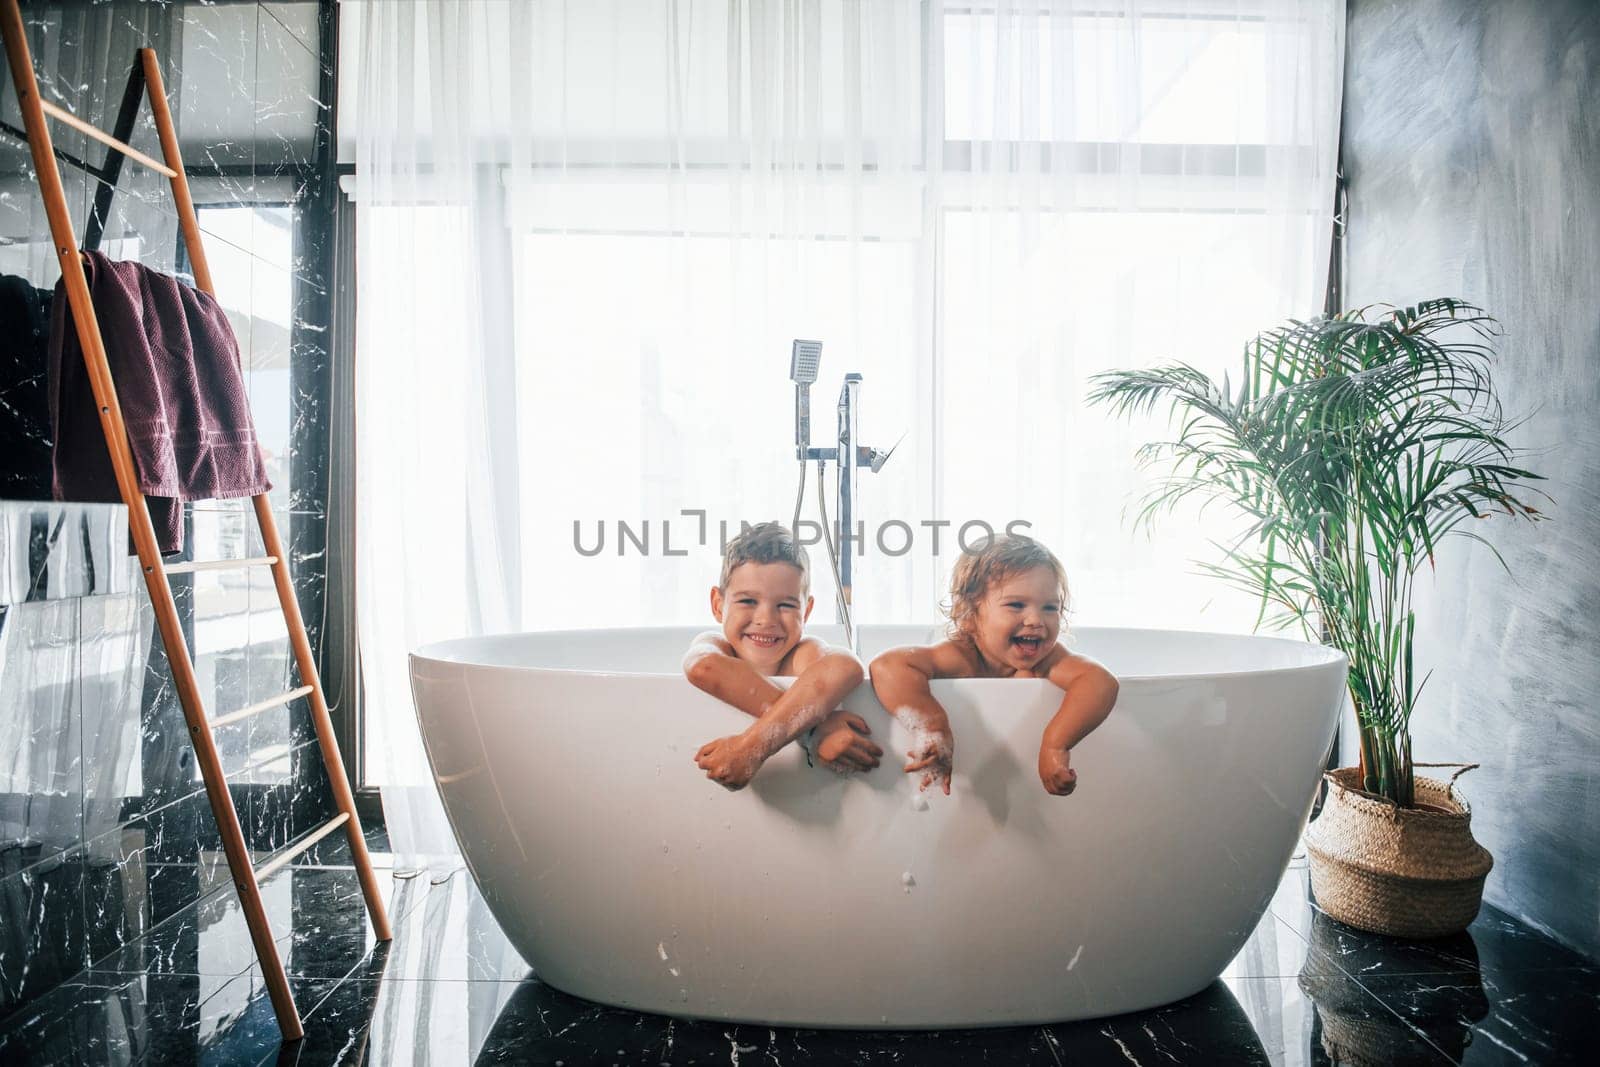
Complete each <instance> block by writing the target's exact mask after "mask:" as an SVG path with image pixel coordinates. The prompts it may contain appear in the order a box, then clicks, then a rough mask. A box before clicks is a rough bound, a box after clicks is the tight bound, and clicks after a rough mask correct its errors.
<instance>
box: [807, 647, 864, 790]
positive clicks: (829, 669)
mask: <svg viewBox="0 0 1600 1067" xmlns="http://www.w3.org/2000/svg"><path fill="white" fill-rule="evenodd" d="M792 669H793V671H794V673H795V674H796V675H797V676H798V678H797V680H796V681H795V684H794V685H793V686H790V688H791V689H795V688H799V687H801V686H806V687H811V686H812V685H813V684H814V685H815V686H816V699H815V701H814V702H815V703H816V704H818V705H820V706H821V707H824V708H828V709H831V710H829V711H828V713H827V714H826V715H824V716H822V719H821V720H820V721H819V722H818V723H817V724H816V725H815V726H814V727H812V728H811V729H810V731H809V732H808V733H805V734H803V735H802V739H801V744H803V745H805V746H806V748H807V751H808V753H810V752H815V753H816V754H817V758H818V759H820V760H822V763H823V765H824V766H826V767H828V768H829V769H830V770H834V771H838V772H839V773H841V774H850V773H852V772H854V771H870V770H872V768H874V767H876V766H877V765H878V758H879V757H880V756H882V755H883V749H881V748H879V747H878V746H877V744H875V743H874V742H872V741H871V740H869V739H868V738H869V736H870V735H871V733H872V727H870V726H868V725H867V720H865V719H863V718H862V717H861V716H860V715H857V714H856V713H855V712H853V711H849V710H847V709H845V708H841V707H839V702H840V701H842V700H843V699H844V698H845V697H847V696H849V695H850V694H851V693H853V692H854V691H855V690H856V688H857V687H859V686H860V685H861V683H862V681H864V680H865V679H866V676H867V672H866V670H865V669H864V668H863V667H862V666H861V661H860V660H859V659H857V658H856V656H855V654H854V653H852V652H850V651H849V650H848V649H842V648H832V647H830V646H828V645H825V644H823V643H822V642H821V641H814V640H811V639H809V638H808V639H807V640H805V641H802V642H801V643H800V646H799V647H797V648H796V649H795V650H794V652H793V653H792ZM835 693H837V694H838V695H837V696H835V695H833V694H835ZM799 699H801V700H804V699H805V697H804V696H803V695H802V697H800V698H799ZM807 758H808V759H809V755H808V757H807Z"/></svg>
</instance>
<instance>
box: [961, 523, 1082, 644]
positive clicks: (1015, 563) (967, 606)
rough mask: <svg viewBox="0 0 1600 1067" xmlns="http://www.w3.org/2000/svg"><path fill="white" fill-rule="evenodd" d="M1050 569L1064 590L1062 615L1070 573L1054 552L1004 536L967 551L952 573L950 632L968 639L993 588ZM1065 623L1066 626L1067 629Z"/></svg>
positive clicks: (1017, 537)
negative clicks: (1016, 576)
mask: <svg viewBox="0 0 1600 1067" xmlns="http://www.w3.org/2000/svg"><path fill="white" fill-rule="evenodd" d="M1035 567H1048V568H1049V569H1050V570H1051V571H1052V572H1053V573H1054V574H1055V576H1056V585H1057V586H1058V587H1059V588H1060V591H1061V614H1062V618H1063V620H1064V619H1065V617H1066V612H1067V592H1068V591H1067V572H1066V570H1065V569H1064V568H1063V567H1062V566H1061V561H1060V560H1058V559H1056V557H1055V555H1054V553H1052V552H1051V551H1050V550H1049V549H1048V548H1046V547H1044V546H1043V545H1041V544H1040V543H1039V542H1037V541H1035V540H1034V539H1033V538H1031V537H1024V536H1023V535H1021V534H1000V535H998V536H996V537H992V538H990V539H989V540H988V542H987V543H985V544H984V545H982V546H981V547H979V548H976V549H963V550H962V553H961V558H960V559H958V560H956V565H955V568H954V569H953V570H952V571H951V572H950V603H949V604H947V605H945V614H946V615H947V616H949V618H950V624H949V626H948V627H947V630H946V632H947V633H948V635H949V636H950V637H952V638H960V637H968V636H970V631H969V630H968V628H967V624H968V623H970V622H975V621H976V619H977V616H978V602H979V601H981V600H982V599H983V596H984V594H985V593H987V592H988V591H989V587H990V586H991V585H993V584H994V583H995V582H999V581H1003V580H1004V579H1006V578H1009V577H1011V576H1012V575H1014V574H1021V573H1023V572H1024V571H1031V570H1033V569H1034V568H1035ZM1064 626H1065V623H1063V627H1064Z"/></svg>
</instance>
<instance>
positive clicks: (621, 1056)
mask: <svg viewBox="0 0 1600 1067" xmlns="http://www.w3.org/2000/svg"><path fill="white" fill-rule="evenodd" d="M379 847H381V843H380V844H379ZM319 848H321V849H323V851H321V852H320V854H317V853H313V854H308V857H307V858H306V859H305V860H304V861H303V862H302V863H300V864H299V865H296V866H294V867H290V868H286V869H285V870H283V871H281V872H279V873H278V874H277V875H275V876H274V877H273V878H272V879H270V880H269V881H268V882H267V883H266V885H265V886H264V887H263V891H264V896H265V898H266V901H267V904H268V907H269V910H270V911H271V914H272V919H273V924H274V927H275V928H276V929H277V930H279V931H280V933H281V934H282V940H281V942H280V950H281V951H282V952H283V953H284V957H285V963H286V965H287V967H288V970H289V974H290V975H291V978H292V982H293V987H294V995H295V999H296V1001H297V1002H298V1004H299V1005H300V1010H301V1012H302V1014H303V1015H304V1016H305V1017H306V1037H305V1039H304V1040H303V1041H301V1042H298V1043H296V1044H295V1045H289V1046H282V1045H280V1043H279V1041H278V1030H277V1027H276V1025H275V1023H274V1021H273V1017H272V1010H271V1007H270V1005H269V1004H268V1001H267V995H266V990H265V987H264V986H263V984H262V982H261V977H260V972H259V970H258V969H257V968H256V966H255V964H254V958H253V956H252V954H251V949H250V942H249V939H248V936H247V935H246V932H245V927H244V923H243V920H242V917H241V915H240V912H239V909H238V905H237V902H236V901H235V899H234V897H233V895H232V894H231V893H228V892H222V893H217V894H213V895H212V896H210V897H207V898H206V899H204V900H201V901H200V902H198V903H197V904H195V905H192V906H190V907H189V908H187V909H185V910H184V911H182V912H180V913H178V914H176V915H174V916H172V917H171V918H169V919H167V920H166V921H165V922H162V923H161V924H159V925H158V926H156V927H154V928H152V929H151V930H150V931H149V932H148V933H147V934H146V935H145V936H144V937H143V938H141V939H140V940H138V941H136V942H133V943H131V944H129V945H127V946H125V947H124V948H123V949H122V950H121V951H120V952H118V953H117V954H116V955H115V956H112V957H110V958H108V959H105V960H103V961H101V963H100V964H99V965H97V966H95V967H93V968H91V969H90V970H89V971H87V972H85V973H84V974H81V975H79V976H78V977H77V978H75V979H73V980H71V981H69V982H67V983H66V984H64V985H62V986H61V987H60V988H58V989H56V990H55V991H54V992H52V993H50V994H48V995H46V996H45V997H43V998H41V999H40V1000H37V1001H35V1002H33V1003H32V1004H29V1005H28V1006H27V1007H25V1008H24V1009H23V1010H22V1011H20V1012H18V1013H16V1014H14V1015H13V1016H11V1017H10V1018H7V1019H4V1020H0V1063H8V1064H9V1063H48V1064H53V1063H91V1064H121V1063H135V1062H136V1063H160V1064H168V1063H202V1062H203V1063H214V1064H232V1063H241V1064H255V1063H282V1064H325V1063H341V1064H342V1063H372V1064H383V1065H388V1064H411V1063H427V1064H458V1063H473V1064H488V1063H516V1064H522V1063H542V1064H563V1065H572V1067H581V1065H590V1064H604V1063H629V1064H632V1063H649V1064H697V1063H698V1064H709V1063H733V1064H739V1063H741V1062H744V1063H748V1064H786V1063H789V1064H828V1063H839V1064H876V1063H901V1064H943V1063H950V1064H971V1063H998V1064H1049V1065H1061V1064H1069V1063H1070V1064H1100V1063H1107V1064H1129V1063H1132V1064H1143V1065H1153V1064H1163V1063H1165V1064H1170V1063H1179V1064H1190V1063H1195V1064H1213V1063H1225V1064H1256V1063H1260V1064H1277V1065H1298V1064H1325V1063H1349V1064H1384V1065H1389V1064H1444V1063H1451V1062H1459V1063H1467V1064H1490V1063H1516V1064H1529V1063H1531V1064H1541V1065H1543V1064H1555V1063H1576V1062H1579V1060H1580V1058H1582V1059H1583V1062H1593V1061H1591V1060H1588V1059H1587V1058H1586V1057H1587V1053H1586V1052H1585V1051H1584V1050H1585V1049H1590V1050H1592V1048H1593V1047H1594V1046H1593V1045H1592V1044H1591V1043H1590V1042H1589V1040H1588V1035H1589V1033H1590V1032H1592V1031H1594V1030H1595V1029H1596V1028H1597V1026H1600V966H1596V965H1594V964H1592V963H1589V962H1587V961H1586V960H1584V959H1583V958H1581V957H1579V956H1576V955H1574V954H1573V953H1571V952H1569V951H1567V950H1566V949H1564V948H1562V947H1561V946H1559V945H1557V944H1555V943H1554V942H1552V941H1550V940H1549V939H1548V938H1545V937H1543V936H1542V935H1540V934H1538V933H1536V932H1534V931H1532V930H1530V929H1529V928H1528V927H1526V926H1524V925H1522V924H1520V923H1518V922H1516V921H1514V920H1512V919H1511V918H1509V917H1508V916H1506V915H1505V914H1503V913H1501V912H1498V911H1496V910H1494V909H1491V908H1487V907H1486V908H1485V909H1484V912H1483V914H1482V915H1481V916H1480V917H1479V919H1478V921H1477V922H1476V923H1475V924H1474V925H1473V927H1472V929H1471V930H1470V931H1469V932H1468V933H1467V934H1464V935H1461V936H1458V937H1455V938H1450V939H1446V940H1443V941H1435V942H1402V941H1391V940H1388V939H1385V938H1380V937H1374V936H1371V935H1367V934H1362V933H1359V932H1357V931H1354V930H1351V929H1349V928H1348V927H1343V926H1340V925H1339V924H1337V923H1334V922H1332V921H1331V920H1329V919H1327V918H1326V917H1325V916H1323V915H1322V914H1320V913H1319V912H1317V911H1316V909H1315V908H1314V907H1313V906H1312V905H1311V904H1309V903H1308V902H1307V893H1306V871H1305V866H1304V861H1303V860H1297V861H1295V863H1294V864H1293V865H1292V866H1291V867H1290V869H1289V871H1288V873H1287V874H1286V876H1285V878H1284V880H1283V883H1282V885H1281V886H1280V888H1279V891H1278V893H1277V896H1276V897H1275V898H1274V900H1273V902H1272V907H1271V909H1270V910H1269V911H1268V913H1267V914H1266V915H1265V916H1263V918H1262V921H1261V923H1260V925H1259V926H1258V927H1257V929H1256V932H1255V934H1254V936H1253V937H1252V938H1251V940H1250V942H1249V943H1248V944H1247V945H1246V946H1245V948H1244V950H1243V951H1242V952H1241V953H1240V954H1239V956H1238V958H1236V959H1235V960H1234V961H1233V963H1232V964H1230V965H1229V967H1228V970H1227V971H1226V973H1225V974H1224V975H1223V976H1222V978H1221V979H1220V980H1219V981H1217V982H1215V983H1213V984H1212V985H1211V986H1210V987H1209V988H1207V989H1206V990H1204V991H1203V992H1201V993H1200V994H1199V995H1197V996H1194V997H1191V998H1189V999H1188V1000H1185V1001H1181V1002H1179V1003H1177V1004H1171V1005H1168V1006H1166V1007H1164V1008H1160V1009H1156V1010H1153V1011H1148V1012H1141V1013H1138V1014H1134V1015H1125V1016H1119V1017H1116V1018H1112V1019H1099V1020H1094V1021H1091V1022H1080V1023H1068V1024H1063V1025H1057V1026H1043V1027H1024V1028H1015V1029H1000V1030H966V1031H944V1032H939V1033H888V1032H885V1033H871V1032H860V1031H821V1030H786V1029H769V1028H767V1027H760V1026H734V1025H729V1024H725V1023H698V1022H683V1021H674V1020H671V1019H667V1018H664V1017H660V1016H653V1015H639V1014H637V1013H634V1012H627V1011H620V1010H616V1009H612V1008H604V1007H600V1006H598V1005H594V1004H590V1003H588V1002H586V1001H581V1000H577V999H576V998H573V997H569V996H566V995H565V994H562V993H559V992H557V991H556V990H554V989H551V988H550V987H548V986H546V985H544V984H542V983H541V982H539V981H538V979H537V978H534V977H532V976H531V974H530V973H529V971H528V968H527V966H526V965H525V964H524V963H523V962H522V960H521V959H520V958H519V957H518V956H517V954H516V952H515V951H513V950H512V949H511V947H510V946H509V945H508V944H506V942H505V939H504V938H503V936H502V935H501V933H500V930H499V928H498V927H497V926H496V925H495V922H494V920H493V919H492V918H490V916H489V914H488V911H487V909H486V908H485V907H484V904H483V901H482V899H481V898H480V897H479V896H478V894H477V891H476V889H475V888H474V887H473V885H472V882H471V879H470V878H469V877H468V876H467V875H466V872H464V871H461V870H456V871H454V872H452V873H451V874H449V875H434V876H430V875H428V874H422V875H419V876H414V877H393V878H391V877H389V874H390V873H391V872H390V871H388V870H386V871H383V872H380V873H381V874H383V875H384V884H385V885H386V886H387V888H388V892H389V906H390V914H391V916H392V918H393V921H394V925H395V939H394V941H393V942H392V943H391V944H389V945H387V946H375V945H374V944H373V943H372V941H371V935H370V933H369V931H368V929H367V925H366V919H365V914H364V912H363V910H362V907H361V896H360V889H359V887H358V885H357V882H356V878H355V874H354V871H353V870H351V869H350V867H349V866H348V852H346V851H344V846H343V845H342V843H335V842H334V841H333V840H332V839H330V842H329V843H328V844H327V845H326V846H319ZM378 860H379V862H384V855H383V854H382V853H379V854H378Z"/></svg>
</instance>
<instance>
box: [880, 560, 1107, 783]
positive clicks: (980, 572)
mask: <svg viewBox="0 0 1600 1067" xmlns="http://www.w3.org/2000/svg"><path fill="white" fill-rule="evenodd" d="M1066 599H1067V576H1066V572H1065V571H1063V570H1062V568H1061V563H1060V562H1059V561H1058V560H1057V559H1056V557H1055V556H1054V555H1052V554H1051V552H1050V550H1049V549H1047V548H1045V547H1044V546H1043V545H1041V544H1039V542H1037V541H1035V540H1033V539H1032V538H1029V537H1022V536H1016V535H1009V534H1007V535H1001V536H999V537H994V538H991V539H990V540H989V542H988V544H986V545H985V546H983V547H982V548H981V549H978V550H977V551H968V552H963V553H962V554H961V558H960V559H959V560H957V561H956V565H955V570H954V571H953V572H952V574H951V576H950V626H949V639H948V640H946V641H943V642H941V643H939V644H937V645H931V646H927V647H918V646H907V647H904V648H895V649H890V650H889V651H888V652H885V653H883V654H882V655H880V656H878V657H877V658H876V659H874V660H873V661H872V687H873V689H874V690H876V692H877V694H878V699H879V700H880V701H881V702H882V703H883V706H884V707H885V708H888V709H890V712H891V714H893V715H894V717H895V718H896V719H897V720H899V722H900V723H901V725H903V726H905V727H906V728H907V729H908V730H910V731H911V735H912V737H913V738H914V741H913V747H912V749H911V751H909V752H908V753H906V754H907V755H908V756H910V757H911V759H910V762H908V763H907V764H906V765H905V770H906V772H907V773H908V774H918V773H920V774H921V775H922V781H921V784H920V785H919V787H918V788H919V790H925V789H927V788H928V786H929V785H932V784H934V783H935V782H937V783H940V784H942V785H943V786H944V791H945V793H946V795H948V794H949V792H950V770H951V765H952V760H953V758H954V755H955V738H954V736H953V735H952V734H951V732H950V720H949V718H948V717H946V715H945V712H944V709H943V708H941V707H940V706H939V704H938V702H937V701H936V700H934V699H933V696H932V694H931V692H930V691H929V686H928V683H929V682H931V681H932V680H933V679H935V678H1048V679H1049V680H1050V681H1052V682H1054V683H1055V684H1056V685H1057V686H1058V687H1060V688H1061V689H1064V690H1065V691H1066V694H1065V695H1064V696H1063V697H1062V698H1061V707H1060V708H1059V709H1058V710H1057V711H1056V713H1055V716H1054V717H1052V718H1051V720H1050V723H1049V725H1048V726H1046V727H1045V728H1044V738H1043V740H1041V742H1040V744H1039V780H1040V781H1041V782H1043V783H1044V788H1045V791H1046V792H1048V793H1051V794H1053V795H1055V796H1060V797H1064V796H1066V795H1067V794H1069V793H1071V792H1072V791H1073V790H1074V789H1075V788H1077V784H1078V773H1077V772H1076V771H1074V770H1073V769H1072V766H1071V762H1072V747H1073V746H1074V745H1076V744H1077V743H1078V742H1079V741H1082V740H1083V739H1084V738H1085V737H1088V736H1089V734H1090V733H1091V732H1093V731H1094V728H1095V727H1097V726H1099V725H1100V724H1101V723H1102V722H1104V721H1105V718H1106V716H1107V715H1109V714H1110V713H1111V708H1112V706H1113V705H1114V704H1116V702H1117V680H1116V678H1114V677H1112V675H1111V673H1110V672H1109V671H1107V670H1106V669H1105V668H1104V667H1102V666H1100V664H1098V663H1096V662H1095V661H1094V660H1092V659H1089V658H1088V657H1087V656H1080V655H1077V654H1075V653H1072V652H1069V651H1067V649H1066V647H1065V646H1063V645H1061V644H1058V643H1057V640H1056V639H1057V637H1058V636H1059V635H1060V632H1061V612H1062V608H1063V607H1064V605H1065V602H1066Z"/></svg>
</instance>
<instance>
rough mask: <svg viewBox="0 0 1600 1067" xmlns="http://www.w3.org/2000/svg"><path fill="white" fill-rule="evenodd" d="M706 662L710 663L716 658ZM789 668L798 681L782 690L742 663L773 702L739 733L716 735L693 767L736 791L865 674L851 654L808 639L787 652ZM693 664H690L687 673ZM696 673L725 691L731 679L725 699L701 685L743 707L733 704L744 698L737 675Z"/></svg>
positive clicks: (724, 670) (704, 670)
mask: <svg viewBox="0 0 1600 1067" xmlns="http://www.w3.org/2000/svg"><path fill="white" fill-rule="evenodd" d="M708 658H711V659H713V660H716V659H720V658H722V657H708ZM736 662H737V661H736ZM790 664H791V669H792V670H794V671H795V672H796V673H797V674H798V677H797V678H795V680H794V683H793V684H792V685H790V686H789V688H788V689H782V690H780V689H779V688H778V687H777V686H775V685H772V683H771V682H768V681H766V679H765V678H762V677H761V676H760V675H759V674H757V673H756V672H755V671H754V670H753V669H751V668H750V667H749V665H748V664H743V666H744V667H745V668H746V669H748V670H750V674H751V676H753V677H755V678H757V679H760V680H761V681H762V682H765V684H766V685H768V686H770V687H771V691H772V693H774V694H775V698H774V699H771V700H770V701H768V702H767V704H766V705H765V707H763V708H762V710H761V711H760V712H759V714H758V717H757V720H756V721H755V722H753V723H751V724H750V725H749V726H748V727H747V728H746V729H745V730H744V731H743V732H742V733H738V734H734V735H732V736H729V737H719V738H717V739H716V740H715V741H711V742H709V743H707V744H706V745H703V746H702V747H701V749H700V751H699V752H697V753H695V763H696V764H698V765H699V766H700V768H701V769H702V770H704V771H705V772H706V774H707V775H708V776H710V777H711V778H712V779H713V780H714V781H716V782H718V783H720V784H722V785H724V786H726V787H727V788H729V789H741V788H743V787H744V786H745V785H747V784H749V782H750V779H751V778H753V777H755V773H756V771H758V770H760V769H761V765H762V764H763V763H765V762H766V761H767V759H768V758H769V757H770V756H772V754H773V753H775V752H777V751H778V750H779V749H781V748H782V747H783V746H784V745H787V744H788V743H789V742H790V741H793V740H794V739H795V738H796V737H798V736H800V735H801V734H803V733H805V732H806V731H807V730H809V729H811V728H812V727H813V726H816V725H817V724H818V723H819V722H821V721H822V720H823V718H824V717H826V716H827V714H828V713H829V712H830V711H832V710H833V709H834V708H835V707H837V706H838V704H839V701H840V700H843V699H844V697H845V695H846V694H848V693H849V692H850V691H851V690H852V689H854V688H855V687H856V686H858V685H860V684H861V679H862V678H863V677H864V676H865V672H864V671H863V670H862V668H861V661H860V660H858V659H856V658H855V657H854V656H853V655H851V654H850V653H848V652H844V651H842V650H839V649H830V648H828V647H827V646H826V645H823V644H822V643H821V642H820V641H817V640H816V639H815V638H810V637H808V638H803V639H802V641H801V644H800V645H799V646H797V647H796V648H795V650H794V652H793V653H791V654H790ZM697 666H698V665H691V666H690V670H691V672H693V671H695V669H696V667H697ZM699 673H701V674H703V675H704V676H706V680H707V681H708V684H721V686H722V690H723V692H727V691H728V689H727V683H728V682H729V680H730V679H731V680H732V687H733V688H732V692H730V693H729V695H728V696H723V695H722V692H718V691H717V690H715V689H712V688H708V687H707V686H706V685H702V686H701V688H704V689H706V691H707V692H711V693H713V694H714V695H716V696H718V697H719V698H720V699H723V700H727V701H728V702H729V703H734V704H735V706H740V707H743V705H740V704H738V703H737V702H736V701H737V698H739V697H740V696H745V698H746V699H750V698H749V697H748V695H747V690H748V686H746V687H745V690H741V689H740V684H741V682H740V679H741V677H742V676H741V675H740V674H739V673H738V672H737V671H732V670H728V669H727V668H722V669H720V670H718V669H715V668H699ZM690 680H691V681H695V677H694V673H691V675H690ZM695 684H696V685H700V682H698V681H695ZM730 698H733V699H730ZM744 710H749V709H748V708H745V709H744Z"/></svg>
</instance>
